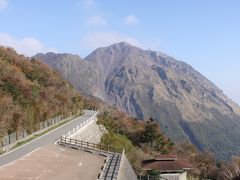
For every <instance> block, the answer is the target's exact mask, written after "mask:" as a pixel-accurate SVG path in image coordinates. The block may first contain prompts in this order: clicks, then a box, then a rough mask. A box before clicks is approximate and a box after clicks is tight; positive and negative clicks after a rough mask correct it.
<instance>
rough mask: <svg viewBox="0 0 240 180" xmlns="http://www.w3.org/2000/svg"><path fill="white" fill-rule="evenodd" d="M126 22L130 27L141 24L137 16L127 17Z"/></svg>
mask: <svg viewBox="0 0 240 180" xmlns="http://www.w3.org/2000/svg"><path fill="white" fill-rule="evenodd" d="M124 21H125V23H126V24H128V25H130V24H136V23H138V22H139V19H138V18H137V17H136V16H135V15H133V14H131V15H129V16H127V17H126V18H125V19H124Z"/></svg>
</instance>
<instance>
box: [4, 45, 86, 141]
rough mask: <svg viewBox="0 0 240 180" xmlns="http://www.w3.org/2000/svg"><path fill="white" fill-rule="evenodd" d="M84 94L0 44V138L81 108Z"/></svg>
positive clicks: (31, 129) (46, 69)
mask: <svg viewBox="0 0 240 180" xmlns="http://www.w3.org/2000/svg"><path fill="white" fill-rule="evenodd" d="M82 101H83V97H82V96H81V95H80V94H79V92H78V91H76V90H74V89H73V87H72V86H71V85H70V84H69V83H68V82H66V80H63V79H62V78H61V76H60V75H59V74H58V73H57V72H55V71H53V70H52V69H50V68H49V67H48V66H47V65H45V64H43V63H41V62H38V61H35V60H31V59H29V58H26V57H24V56H22V55H18V54H17V53H16V52H15V51H14V50H13V49H10V48H4V47H0V113H1V116H0V141H1V138H2V137H4V136H5V135H7V134H8V133H12V132H17V133H18V132H20V131H22V129H25V130H27V132H28V133H30V132H33V131H35V130H38V128H39V122H41V121H44V120H47V119H49V118H52V117H55V116H57V115H63V114H65V113H68V114H69V112H74V111H76V110H81V109H82V104H83V102H82Z"/></svg>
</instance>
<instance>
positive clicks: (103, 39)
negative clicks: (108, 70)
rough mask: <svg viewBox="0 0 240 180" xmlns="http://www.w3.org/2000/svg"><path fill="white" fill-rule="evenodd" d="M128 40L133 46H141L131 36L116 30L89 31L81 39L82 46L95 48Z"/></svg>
mask: <svg viewBox="0 0 240 180" xmlns="http://www.w3.org/2000/svg"><path fill="white" fill-rule="evenodd" d="M123 41H124V42H128V43H129V44H132V45H134V46H138V47H139V46H140V47H141V46H142V44H141V43H140V42H139V41H138V40H136V39H135V38H133V37H130V36H127V35H125V34H121V33H118V32H94V33H89V34H88V35H87V36H86V37H84V38H83V40H82V43H81V44H82V46H85V47H88V48H91V49H95V48H99V47H104V46H109V45H111V44H114V43H119V42H123Z"/></svg>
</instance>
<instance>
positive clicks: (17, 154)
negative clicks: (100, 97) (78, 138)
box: [0, 110, 96, 167]
mask: <svg viewBox="0 0 240 180" xmlns="http://www.w3.org/2000/svg"><path fill="white" fill-rule="evenodd" d="M95 113H96V112H95V111H90V110H86V111H85V114H84V115H83V116H80V117H78V118H76V119H75V120H72V121H70V122H69V123H67V124H64V125H62V126H60V127H59V128H57V129H55V130H52V131H50V132H49V133H47V134H45V135H43V136H40V137H39V138H37V139H35V140H33V141H31V142H30V143H28V144H26V145H24V146H21V147H20V148H18V149H15V150H13V151H11V152H9V153H6V154H3V155H2V156H0V167H1V166H3V165H6V164H8V163H10V162H12V161H14V160H17V159H19V158H21V157H23V156H24V155H26V154H28V153H30V152H32V151H34V150H36V149H37V148H39V147H41V146H44V145H46V144H50V143H54V142H55V141H56V140H57V139H58V138H60V137H61V136H62V135H63V134H66V133H67V132H68V131H70V130H72V129H73V128H75V127H77V125H79V124H80V123H82V122H84V121H86V120H87V119H89V118H90V117H92V116H93V115H94V114H95Z"/></svg>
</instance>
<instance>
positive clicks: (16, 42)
mask: <svg viewBox="0 0 240 180" xmlns="http://www.w3.org/2000/svg"><path fill="white" fill-rule="evenodd" d="M0 45H2V46H7V47H12V48H14V49H15V50H16V51H17V52H18V53H21V54H24V55H26V56H29V57H30V56H33V55H35V54H37V53H46V52H56V49H54V48H46V47H45V46H44V45H43V44H42V43H41V42H40V41H39V40H37V39H35V38H32V37H27V38H22V39H16V38H14V37H12V36H10V35H9V34H7V33H0Z"/></svg>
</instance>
